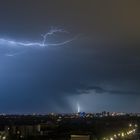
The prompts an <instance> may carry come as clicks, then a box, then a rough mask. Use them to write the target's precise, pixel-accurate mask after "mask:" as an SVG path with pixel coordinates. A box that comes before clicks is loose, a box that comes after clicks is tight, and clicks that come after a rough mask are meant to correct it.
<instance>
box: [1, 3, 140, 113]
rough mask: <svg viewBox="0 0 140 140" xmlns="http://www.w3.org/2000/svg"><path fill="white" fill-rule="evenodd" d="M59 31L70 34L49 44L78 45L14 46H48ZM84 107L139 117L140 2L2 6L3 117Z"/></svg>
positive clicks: (92, 110) (90, 109) (10, 4)
mask: <svg viewBox="0 0 140 140" xmlns="http://www.w3.org/2000/svg"><path fill="white" fill-rule="evenodd" d="M52 28H55V29H62V30H65V31H67V32H68V33H65V32H62V33H59V32H58V33H56V34H53V35H50V36H49V37H48V38H47V40H46V43H48V44H54V43H56V44H57V43H59V42H64V41H67V40H69V39H72V38H74V37H75V36H77V37H76V38H74V39H72V41H70V42H68V43H66V44H62V45H56V46H55V45H54V46H53V45H52V46H51V45H50V46H49V45H48V46H47V47H41V46H37V45H32V46H27V45H25V46H24V45H21V44H20V45H19V44H18V43H17V44H16V43H13V42H10V41H14V42H22V43H27V42H31V43H33V42H41V41H42V36H41V35H42V34H45V33H46V32H49V31H50V30H51V29H52ZM9 40H10V41H9ZM8 41H9V42H8ZM77 104H78V105H79V106H80V108H81V111H85V112H100V111H104V110H106V111H118V112H119V111H123V112H140V1H138V0H133V1H132V0H123V1H122V0H116V1H114V0H110V1H109V0H0V113H33V112H37V113H49V112H57V113H58V112H64V113H66V112H76V111H77Z"/></svg>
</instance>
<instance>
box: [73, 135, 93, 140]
mask: <svg viewBox="0 0 140 140" xmlns="http://www.w3.org/2000/svg"><path fill="white" fill-rule="evenodd" d="M71 140H90V135H71Z"/></svg>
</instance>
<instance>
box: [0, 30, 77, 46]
mask: <svg viewBox="0 0 140 140" xmlns="http://www.w3.org/2000/svg"><path fill="white" fill-rule="evenodd" d="M56 33H68V32H67V31H65V30H62V29H51V30H50V31H49V32H47V33H46V34H44V35H41V36H42V37H43V40H42V42H19V41H14V40H8V39H4V38H0V45H7V46H9V47H17V46H18V47H43V48H44V47H49V46H62V45H65V44H67V43H70V42H72V41H73V40H75V39H76V38H77V37H78V36H79V35H77V36H74V37H73V38H71V39H69V40H65V41H63V42H59V43H47V39H48V37H49V36H52V35H54V34H56Z"/></svg>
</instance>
